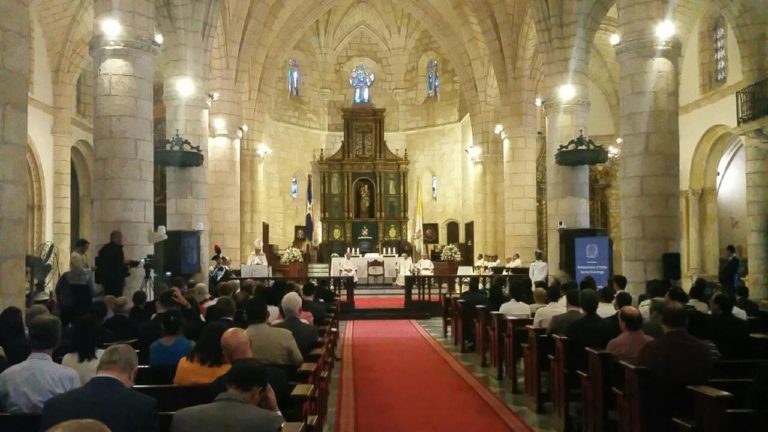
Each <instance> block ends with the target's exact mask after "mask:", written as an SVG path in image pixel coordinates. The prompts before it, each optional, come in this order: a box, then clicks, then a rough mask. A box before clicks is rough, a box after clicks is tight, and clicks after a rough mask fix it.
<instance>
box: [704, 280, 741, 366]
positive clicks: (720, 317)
mask: <svg viewBox="0 0 768 432" xmlns="http://www.w3.org/2000/svg"><path fill="white" fill-rule="evenodd" d="M709 305H710V310H711V311H712V316H711V317H710V319H709V332H708V335H709V338H710V339H711V340H712V342H714V344H715V345H716V346H717V349H718V350H719V351H720V354H722V355H723V357H724V358H740V357H744V356H745V355H747V354H749V351H748V350H747V348H748V347H749V326H748V324H747V322H746V321H744V320H742V319H738V318H736V317H735V316H734V315H733V297H731V296H729V295H728V294H725V293H722V292H719V293H717V294H715V295H714V296H712V299H710V300H709Z"/></svg>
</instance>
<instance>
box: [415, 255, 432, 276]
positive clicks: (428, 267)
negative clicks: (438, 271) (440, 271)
mask: <svg viewBox="0 0 768 432" xmlns="http://www.w3.org/2000/svg"><path fill="white" fill-rule="evenodd" d="M416 267H418V268H419V271H420V272H421V274H426V275H431V274H434V273H435V265H434V264H432V261H430V260H428V259H426V258H422V259H420V260H419V262H417V263H416Z"/></svg>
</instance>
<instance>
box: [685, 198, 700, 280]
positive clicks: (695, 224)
mask: <svg viewBox="0 0 768 432" xmlns="http://www.w3.org/2000/svg"><path fill="white" fill-rule="evenodd" d="M700 200H701V189H690V190H689V191H688V259H689V261H688V274H689V276H699V275H700V274H701V269H702V266H701V236H700V235H699V234H700V230H701V223H700V220H701V208H700V206H699V203H700V202H701V201H700Z"/></svg>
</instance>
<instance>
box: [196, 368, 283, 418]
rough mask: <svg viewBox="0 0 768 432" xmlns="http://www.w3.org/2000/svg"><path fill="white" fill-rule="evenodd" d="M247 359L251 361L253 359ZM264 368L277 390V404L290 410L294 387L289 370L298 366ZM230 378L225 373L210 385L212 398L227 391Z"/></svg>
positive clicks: (273, 387)
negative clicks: (289, 377)
mask: <svg viewBox="0 0 768 432" xmlns="http://www.w3.org/2000/svg"><path fill="white" fill-rule="evenodd" d="M246 360H249V361H250V360H252V359H246ZM239 361H241V360H235V361H233V362H232V366H234V365H235V364H236V363H237V362H239ZM264 369H265V370H266V371H267V382H269V386H270V387H272V390H273V391H274V392H275V399H277V405H278V406H279V407H280V410H281V411H288V410H290V409H292V408H293V406H292V404H293V402H292V401H291V390H292V389H293V385H291V383H290V381H289V380H288V373H287V370H288V369H293V370H295V369H296V368H295V367H293V366H288V367H285V366H277V365H268V364H264ZM228 379H229V373H225V374H224V375H222V376H220V377H218V378H216V379H215V380H213V382H212V383H210V384H209V385H208V390H210V392H211V399H216V396H218V395H219V394H221V393H224V392H225V391H227V382H228V381H227V380H228Z"/></svg>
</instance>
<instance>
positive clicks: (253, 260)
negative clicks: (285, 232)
mask: <svg viewBox="0 0 768 432" xmlns="http://www.w3.org/2000/svg"><path fill="white" fill-rule="evenodd" d="M246 265H267V256H266V255H264V253H260V254H258V255H257V254H256V253H255V252H251V254H250V255H248V262H247V263H246Z"/></svg>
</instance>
